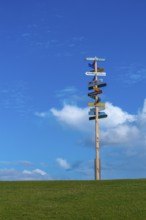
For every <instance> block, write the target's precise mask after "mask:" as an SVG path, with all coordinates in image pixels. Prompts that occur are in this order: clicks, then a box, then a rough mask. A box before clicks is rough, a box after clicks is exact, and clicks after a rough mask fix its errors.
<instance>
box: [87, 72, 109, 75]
mask: <svg viewBox="0 0 146 220" xmlns="http://www.w3.org/2000/svg"><path fill="white" fill-rule="evenodd" d="M85 74H86V75H87V76H106V73H105V72H86V73H85Z"/></svg>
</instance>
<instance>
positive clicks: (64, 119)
mask: <svg viewBox="0 0 146 220" xmlns="http://www.w3.org/2000/svg"><path fill="white" fill-rule="evenodd" d="M145 9H146V2H145V1H144V0H141V1H135V0H129V1H126V0H123V1H121V0H118V1H115V0H111V1H108V0H103V1H98V0H91V1H86V0H84V1H83V0H78V1H73V0H62V1H59V0H54V1H49V0H29V1H28V0H25V1H18V0H14V1H10V0H5V1H3V2H2V3H1V5H0V27H1V28H0V29H1V31H0V149H1V154H0V180H33V179H39V180H46V179H47V180H48V179H49V180H50V179H57V180H58V179H67V180H70V179H85V180H86V179H94V167H93V162H94V158H95V143H94V136H95V134H94V122H93V121H88V111H89V108H88V107H87V103H88V102H89V101H90V99H89V97H88V96H87V93H88V86H87V83H88V81H91V80H92V77H89V76H86V75H85V72H86V71H88V70H89V69H90V68H89V67H88V63H87V62H86V61H85V60H84V59H85V58H86V57H94V56H97V57H104V58H106V62H104V63H103V62H102V63H99V66H100V67H104V68H105V72H106V73H107V76H106V77H104V82H106V83H107V84H108V86H107V87H106V88H104V89H103V90H104V92H103V95H102V96H101V98H102V101H104V102H106V103H107V104H106V105H107V108H106V110H105V112H107V114H108V118H107V119H103V120H101V121H100V124H99V127H100V157H101V174H102V175H101V176H102V179H119V178H145V177H146V162H145V157H146V135H145V131H146V101H145V99H146V93H145V91H146V62H145V61H146V59H145V58H146V40H145V39H146V22H145V21H146V13H145Z"/></svg>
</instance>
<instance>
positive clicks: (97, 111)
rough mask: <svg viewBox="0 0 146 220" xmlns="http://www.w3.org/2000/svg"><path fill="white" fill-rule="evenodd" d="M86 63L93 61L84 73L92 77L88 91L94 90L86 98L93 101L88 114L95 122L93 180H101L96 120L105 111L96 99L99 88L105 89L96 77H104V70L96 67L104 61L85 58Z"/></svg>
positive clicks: (101, 116) (103, 115)
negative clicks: (88, 69) (89, 68)
mask: <svg viewBox="0 0 146 220" xmlns="http://www.w3.org/2000/svg"><path fill="white" fill-rule="evenodd" d="M86 60H87V61H93V63H89V64H88V66H89V67H91V68H93V69H94V70H91V71H90V72H85V74H86V75H87V76H94V78H93V81H90V82H89V83H88V85H93V86H89V87H88V90H94V92H89V93H88V96H89V97H90V98H93V99H95V102H89V103H88V106H90V107H91V106H93V107H94V108H91V109H90V112H89V115H90V117H89V120H95V155H96V156H95V180H100V179H101V168H100V159H99V128H98V119H101V118H106V117H107V114H105V113H104V112H101V110H104V109H105V103H101V102H100V101H101V98H100V97H98V95H99V94H101V93H102V90H101V89H100V88H101V87H105V86H106V83H101V84H99V83H100V82H103V80H102V79H98V76H106V73H105V72H102V71H104V68H99V67H97V62H98V61H105V59H103V58H98V57H93V58H86Z"/></svg>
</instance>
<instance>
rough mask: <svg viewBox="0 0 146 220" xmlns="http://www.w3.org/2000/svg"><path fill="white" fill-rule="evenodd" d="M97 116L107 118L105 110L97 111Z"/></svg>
mask: <svg viewBox="0 0 146 220" xmlns="http://www.w3.org/2000/svg"><path fill="white" fill-rule="evenodd" d="M98 118H99V119H100V118H107V114H105V112H98Z"/></svg>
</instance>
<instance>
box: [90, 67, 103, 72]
mask: <svg viewBox="0 0 146 220" xmlns="http://www.w3.org/2000/svg"><path fill="white" fill-rule="evenodd" d="M103 71H104V68H99V67H98V68H97V72H103ZM90 72H95V70H90Z"/></svg>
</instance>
